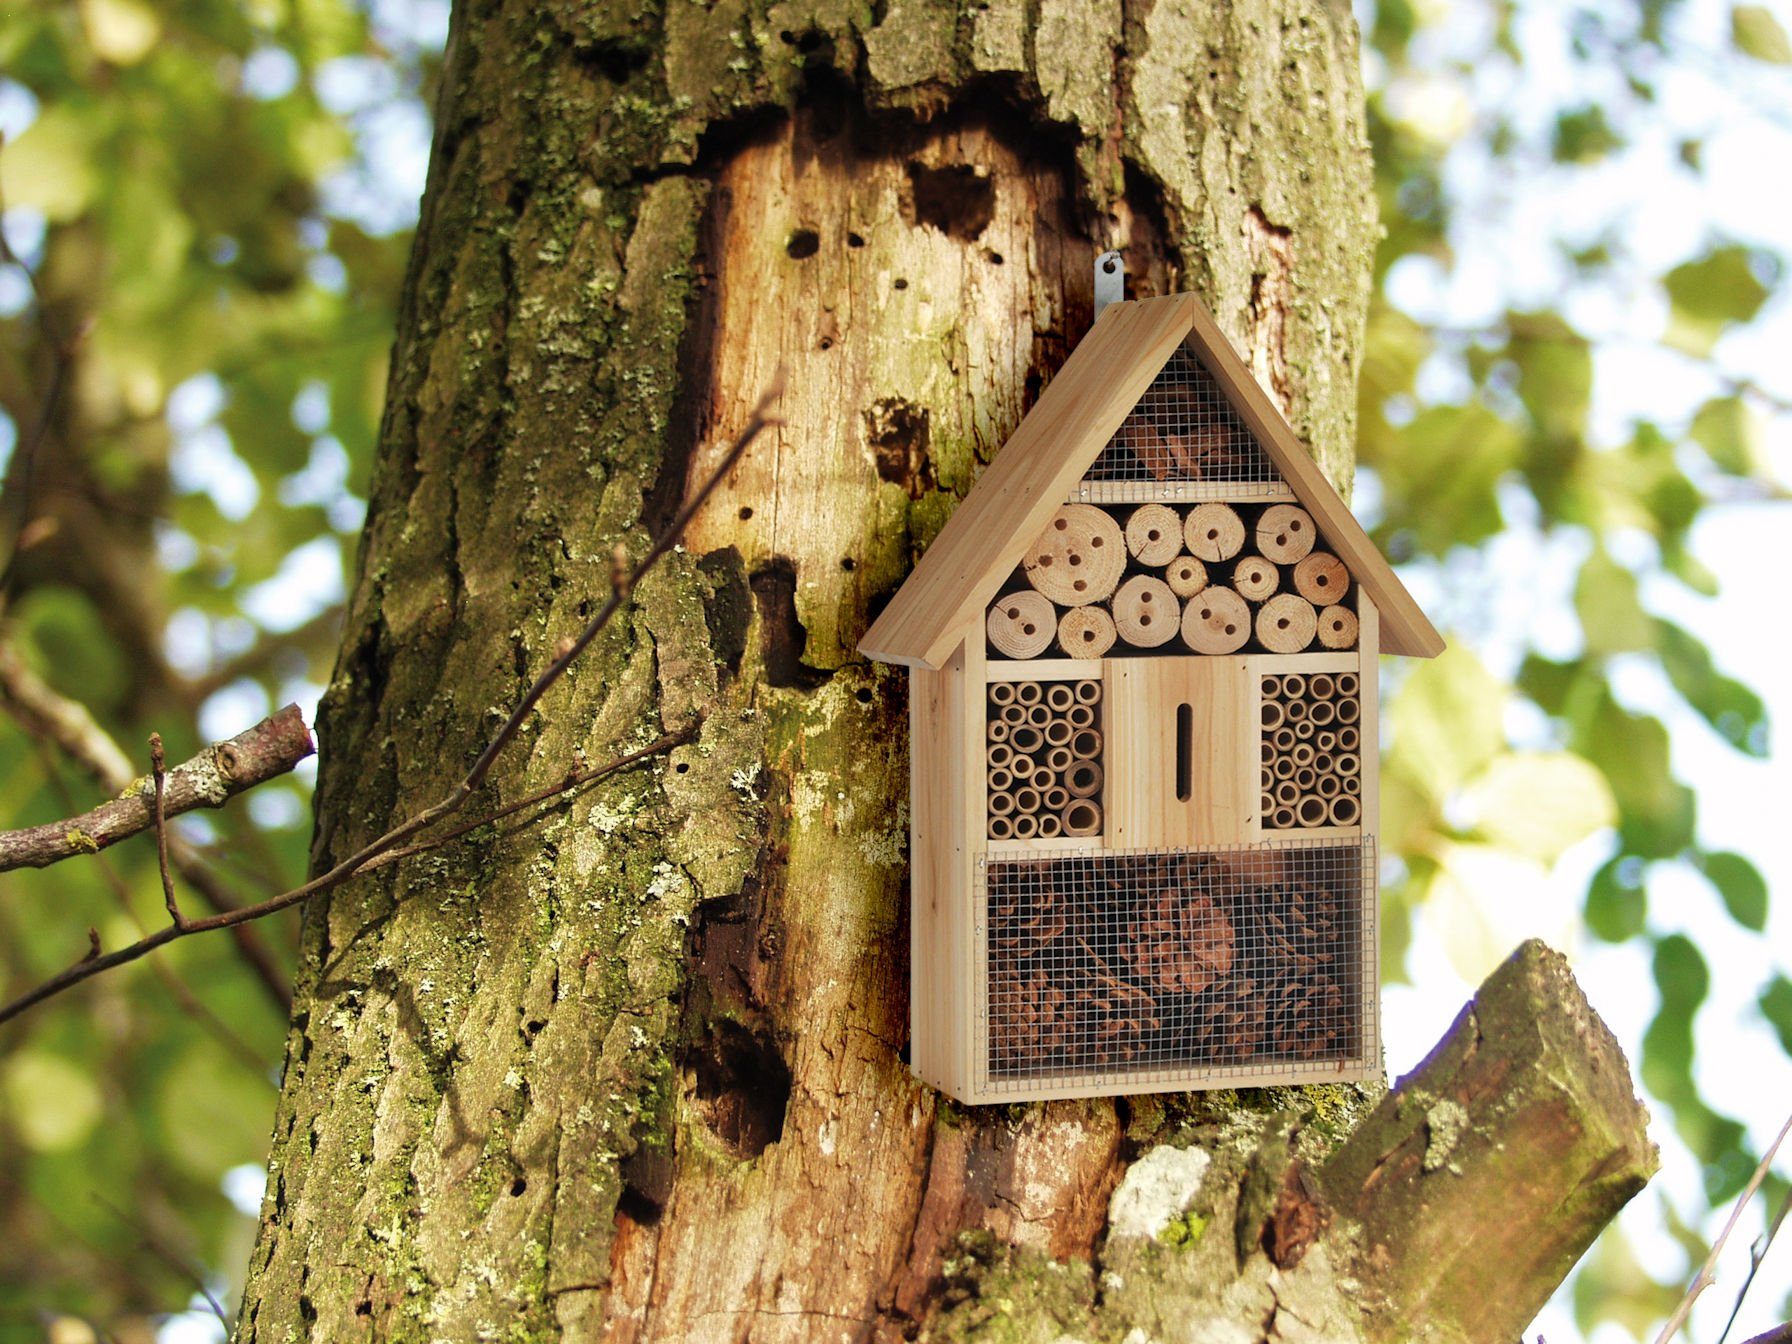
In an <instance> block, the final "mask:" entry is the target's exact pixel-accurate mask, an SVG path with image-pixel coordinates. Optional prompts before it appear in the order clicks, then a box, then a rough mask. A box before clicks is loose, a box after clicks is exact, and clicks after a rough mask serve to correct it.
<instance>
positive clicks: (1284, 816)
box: [1274, 807, 1294, 831]
mask: <svg viewBox="0 0 1792 1344" xmlns="http://www.w3.org/2000/svg"><path fill="white" fill-rule="evenodd" d="M1274 820H1275V827H1276V829H1277V830H1278V831H1291V830H1293V829H1294V809H1293V808H1291V807H1278V808H1277V809H1276V811H1275V818H1274Z"/></svg>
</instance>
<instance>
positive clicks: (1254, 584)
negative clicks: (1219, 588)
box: [1232, 555, 1282, 602]
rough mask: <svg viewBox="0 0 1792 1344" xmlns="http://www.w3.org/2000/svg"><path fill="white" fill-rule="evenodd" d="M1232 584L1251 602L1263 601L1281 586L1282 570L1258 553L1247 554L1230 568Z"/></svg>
mask: <svg viewBox="0 0 1792 1344" xmlns="http://www.w3.org/2000/svg"><path fill="white" fill-rule="evenodd" d="M1232 586H1233V587H1234V588H1236V589H1237V590H1238V595H1239V596H1240V597H1242V598H1245V599H1247V600H1248V601H1251V602H1263V601H1266V600H1267V599H1269V598H1270V597H1271V596H1273V595H1274V593H1275V591H1276V589H1277V588H1279V587H1281V586H1282V572H1281V571H1280V570H1279V569H1277V568H1276V567H1275V566H1274V565H1272V564H1270V563H1269V561H1267V560H1265V559H1264V558H1263V557H1262V556H1260V555H1247V556H1245V557H1244V558H1242V559H1241V560H1240V561H1239V562H1238V564H1237V565H1236V566H1235V567H1234V568H1233V570H1232Z"/></svg>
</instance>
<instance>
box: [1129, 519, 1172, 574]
mask: <svg viewBox="0 0 1792 1344" xmlns="http://www.w3.org/2000/svg"><path fill="white" fill-rule="evenodd" d="M1126 549H1127V550H1128V551H1130V552H1131V553H1132V557H1133V559H1135V560H1137V561H1138V562H1139V563H1140V564H1141V565H1151V566H1152V567H1154V568H1155V567H1157V566H1160V565H1167V564H1169V563H1170V561H1172V560H1174V559H1175V558H1176V555H1177V553H1178V552H1179V551H1181V550H1182V517H1181V515H1180V514H1178V513H1177V512H1176V510H1175V509H1172V508H1170V507H1169V506H1168V505H1165V504H1143V505H1140V506H1139V507H1138V508H1136V509H1134V510H1133V511H1132V513H1131V514H1129V515H1128V516H1127V519H1126Z"/></svg>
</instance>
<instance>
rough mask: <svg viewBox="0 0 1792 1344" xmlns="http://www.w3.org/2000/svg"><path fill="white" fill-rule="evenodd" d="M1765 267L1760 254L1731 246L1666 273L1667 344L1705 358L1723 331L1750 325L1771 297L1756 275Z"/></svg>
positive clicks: (1717, 249)
mask: <svg viewBox="0 0 1792 1344" xmlns="http://www.w3.org/2000/svg"><path fill="white" fill-rule="evenodd" d="M1765 264H1766V263H1765V262H1763V260H1762V258H1761V256H1760V254H1759V253H1757V252H1754V251H1752V250H1750V249H1749V248H1746V247H1743V246H1741V245H1739V244H1735V243H1730V244H1726V245H1724V246H1721V247H1715V248H1713V249H1712V250H1711V251H1709V252H1707V253H1706V254H1705V255H1704V256H1703V257H1700V258H1698V259H1697V260H1696V261H1688V262H1684V263H1682V264H1681V265H1679V266H1676V267H1674V269H1673V270H1671V271H1669V272H1668V273H1667V275H1665V276H1664V277H1662V285H1663V287H1664V288H1665V289H1666V290H1667V293H1668V302H1669V304H1670V305H1671V309H1670V313H1669V317H1668V331H1667V337H1666V339H1667V341H1668V343H1669V344H1671V345H1675V346H1678V347H1679V348H1680V349H1683V350H1685V351H1687V352H1688V353H1689V354H1694V355H1707V354H1709V353H1710V352H1711V347H1712V346H1714V345H1716V344H1717V338H1718V337H1719V336H1721V335H1723V333H1724V330H1725V329H1726V328H1727V327H1730V326H1733V325H1735V324H1737V323H1742V322H1749V321H1752V320H1753V319H1754V316H1755V314H1756V313H1758V312H1760V311H1761V305H1762V304H1763V303H1765V302H1766V301H1767V295H1768V293H1769V291H1768V288H1767V286H1766V285H1765V284H1763V283H1762V280H1761V277H1760V276H1759V275H1757V274H1756V268H1757V267H1761V266H1764V265H1765Z"/></svg>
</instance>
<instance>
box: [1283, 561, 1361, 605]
mask: <svg viewBox="0 0 1792 1344" xmlns="http://www.w3.org/2000/svg"><path fill="white" fill-rule="evenodd" d="M1349 588H1350V571H1349V570H1347V569H1345V568H1344V562H1343V561H1342V560H1340V559H1338V557H1337V556H1335V555H1332V554H1330V553H1329V552H1326V551H1314V552H1313V553H1312V554H1311V555H1309V556H1307V557H1306V558H1305V559H1303V560H1302V561H1300V563H1299V564H1297V565H1295V567H1294V591H1295V592H1297V593H1299V594H1300V595H1301V596H1302V597H1304V598H1306V599H1307V601H1309V602H1311V603H1312V604H1313V605H1314V606H1316V607H1329V606H1333V605H1335V604H1337V603H1339V602H1341V601H1343V600H1344V594H1345V592H1347V591H1348V590H1349Z"/></svg>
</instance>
